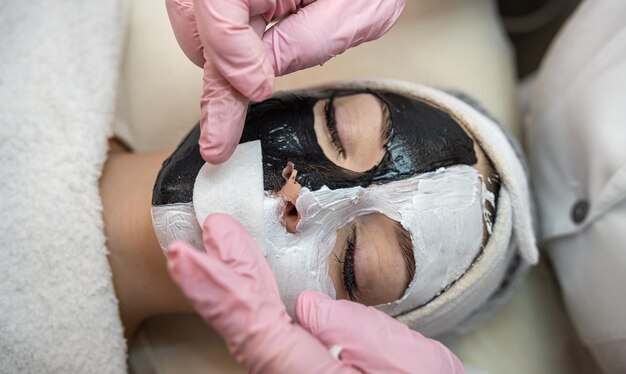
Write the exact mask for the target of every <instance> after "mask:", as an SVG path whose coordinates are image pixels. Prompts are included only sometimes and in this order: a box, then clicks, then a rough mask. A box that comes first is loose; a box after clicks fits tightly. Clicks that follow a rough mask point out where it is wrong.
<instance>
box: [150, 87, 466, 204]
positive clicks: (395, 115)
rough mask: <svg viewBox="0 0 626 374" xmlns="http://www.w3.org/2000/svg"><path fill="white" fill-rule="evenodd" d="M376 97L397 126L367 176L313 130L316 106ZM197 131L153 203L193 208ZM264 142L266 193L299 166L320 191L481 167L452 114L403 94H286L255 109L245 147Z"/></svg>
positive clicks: (174, 158)
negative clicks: (330, 152)
mask: <svg viewBox="0 0 626 374" xmlns="http://www.w3.org/2000/svg"><path fill="white" fill-rule="evenodd" d="M360 93H369V94H372V95H374V96H376V97H377V98H378V99H379V100H381V101H382V102H383V103H384V104H385V105H386V106H387V107H388V110H389V115H390V120H391V128H390V130H389V133H388V134H386V136H387V137H388V139H389V140H388V142H387V143H386V144H385V154H384V156H383V159H382V160H381V162H380V163H379V164H378V165H376V166H374V167H373V168H371V169H370V170H367V171H365V172H355V171H351V170H347V169H345V168H342V167H340V166H338V165H336V164H335V163H334V162H332V161H331V160H329V159H328V157H327V156H326V155H325V154H324V152H323V151H322V148H321V147H320V145H319V143H318V140H317V137H316V134H315V130H314V121H315V118H314V113H313V107H314V106H315V104H316V103H317V102H318V101H320V100H324V99H331V102H332V99H333V98H336V97H342V96H349V95H355V94H360ZM199 135H200V130H199V126H198V125H196V126H195V127H194V128H193V130H192V131H191V132H190V133H189V135H187V137H186V138H185V139H184V140H183V142H182V143H181V144H180V145H179V146H178V148H177V149H176V151H175V152H174V153H173V154H172V155H171V156H170V158H168V159H167V160H166V161H165V162H164V164H163V168H162V169H161V172H160V173H159V176H158V178H157V181H156V184H155V187H154V194H153V205H163V204H172V203H177V202H191V201H192V196H193V185H194V181H195V179H196V176H197V174H198V171H199V170H200V168H201V167H202V165H203V164H204V160H203V159H202V158H201V156H200V152H199V147H198V138H199ZM253 140H260V141H261V148H262V157H263V178H264V188H265V190H273V191H276V190H279V189H280V188H281V187H282V185H283V184H284V177H283V175H282V172H283V169H284V168H285V166H286V165H287V164H288V163H289V162H291V163H293V165H294V167H295V169H296V170H298V174H297V177H296V180H297V182H299V183H300V184H301V185H302V186H303V187H307V188H309V189H310V190H317V189H319V188H321V187H322V186H324V185H326V186H328V188H330V189H337V188H349V187H355V186H361V187H366V186H369V185H371V184H383V183H388V182H392V181H397V180H402V179H406V178H409V177H412V176H414V175H416V174H421V173H425V172H429V171H434V170H437V169H439V168H441V167H447V166H452V165H460V164H464V165H474V164H475V163H476V155H475V153H474V148H473V141H472V139H471V138H470V137H469V136H468V135H467V134H466V133H465V131H464V130H463V128H462V127H461V126H460V125H459V124H458V123H457V122H456V121H455V120H454V119H453V118H452V117H451V116H450V115H449V114H447V113H445V112H443V111H442V110H440V109H438V108H435V107H433V106H431V105H429V104H427V103H424V102H421V101H417V100H413V99H410V98H407V97H404V96H401V95H397V94H393V93H389V92H382V91H381V92H378V91H373V90H367V91H348V90H321V91H305V92H298V93H279V94H277V95H275V96H274V97H272V98H271V99H269V100H266V101H263V102H260V103H253V104H251V105H250V106H249V108H248V115H247V118H246V123H245V126H244V131H243V135H242V138H241V143H245V142H249V141H253Z"/></svg>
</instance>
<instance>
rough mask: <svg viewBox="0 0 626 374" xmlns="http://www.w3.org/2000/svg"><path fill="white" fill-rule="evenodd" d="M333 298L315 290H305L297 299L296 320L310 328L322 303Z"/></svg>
mask: <svg viewBox="0 0 626 374" xmlns="http://www.w3.org/2000/svg"><path fill="white" fill-rule="evenodd" d="M328 300H332V298H331V297H329V296H328V295H324V294H322V293H319V292H315V291H303V292H301V293H300V295H298V298H297V299H296V305H295V312H296V320H297V321H298V323H299V324H300V325H302V326H303V327H304V328H306V329H308V330H310V328H312V326H313V325H314V323H315V321H316V320H317V318H316V317H317V311H318V308H319V306H320V305H321V303H323V302H325V301H328Z"/></svg>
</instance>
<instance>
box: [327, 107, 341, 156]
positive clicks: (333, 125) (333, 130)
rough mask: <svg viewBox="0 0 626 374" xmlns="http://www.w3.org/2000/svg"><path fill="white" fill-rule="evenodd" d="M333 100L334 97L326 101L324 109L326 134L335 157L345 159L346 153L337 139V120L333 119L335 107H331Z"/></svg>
mask: <svg viewBox="0 0 626 374" xmlns="http://www.w3.org/2000/svg"><path fill="white" fill-rule="evenodd" d="M334 100H335V97H334V96H332V97H331V98H330V99H328V101H327V102H326V106H325V107H324V114H325V116H326V128H327V130H328V134H329V135H330V141H331V143H332V144H333V146H334V147H335V150H336V151H337V157H341V158H345V155H346V152H345V149H344V148H343V145H342V144H341V140H340V139H339V134H337V119H336V118H335V106H334V105H333V101H334Z"/></svg>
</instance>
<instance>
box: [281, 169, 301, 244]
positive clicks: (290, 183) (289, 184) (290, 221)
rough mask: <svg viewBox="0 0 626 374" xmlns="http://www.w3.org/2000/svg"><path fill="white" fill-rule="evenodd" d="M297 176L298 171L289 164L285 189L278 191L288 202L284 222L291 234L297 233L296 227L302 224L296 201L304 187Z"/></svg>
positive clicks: (284, 171) (285, 175) (284, 173)
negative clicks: (297, 179) (299, 223)
mask: <svg viewBox="0 0 626 374" xmlns="http://www.w3.org/2000/svg"><path fill="white" fill-rule="evenodd" d="M296 175H298V171H297V170H296V169H295V168H294V165H293V163H292V162H289V163H288V164H287V166H285V168H284V169H283V178H285V184H284V185H283V188H281V189H280V191H278V194H279V195H281V196H282V197H283V198H284V199H285V200H287V204H286V205H285V210H284V211H283V221H284V222H285V227H286V228H287V231H289V232H291V233H294V232H296V226H298V222H300V213H298V209H296V200H297V199H298V195H299V194H300V189H301V188H302V186H300V183H298V182H297V181H296Z"/></svg>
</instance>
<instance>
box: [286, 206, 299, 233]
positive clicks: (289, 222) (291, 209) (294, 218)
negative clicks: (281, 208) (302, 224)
mask: <svg viewBox="0 0 626 374" xmlns="http://www.w3.org/2000/svg"><path fill="white" fill-rule="evenodd" d="M283 220H284V221H285V227H286V228H287V231H288V232H290V233H294V232H296V226H298V221H300V214H299V213H298V209H296V206H295V205H294V204H293V203H292V202H291V201H287V205H285V212H284V213H283Z"/></svg>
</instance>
